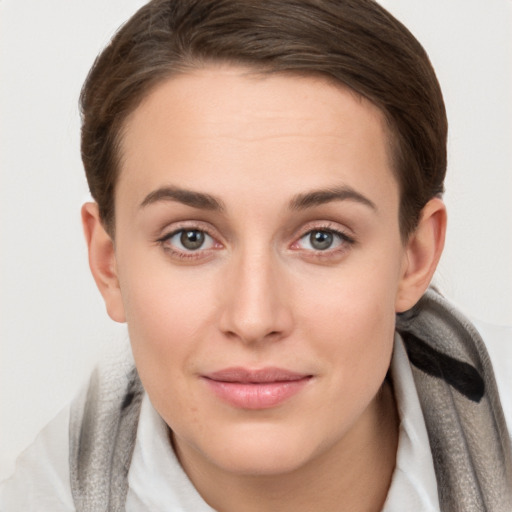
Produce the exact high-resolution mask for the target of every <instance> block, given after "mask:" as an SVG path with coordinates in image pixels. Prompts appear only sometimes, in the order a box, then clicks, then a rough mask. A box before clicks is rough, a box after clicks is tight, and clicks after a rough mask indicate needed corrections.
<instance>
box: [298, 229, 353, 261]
mask: <svg viewBox="0 0 512 512" xmlns="http://www.w3.org/2000/svg"><path fill="white" fill-rule="evenodd" d="M315 231H325V232H329V233H332V234H333V235H335V236H337V237H339V239H340V243H339V244H337V245H336V247H333V248H328V249H325V250H320V249H314V248H312V249H306V248H302V247H298V244H299V242H300V241H301V240H302V239H303V238H304V237H306V236H308V235H310V234H311V233H312V232H315ZM356 243H357V240H356V238H355V236H354V235H353V233H352V230H350V229H348V228H346V227H344V226H341V225H340V224H338V223H334V222H332V221H325V222H322V221H320V222H310V223H307V224H306V225H305V226H303V227H302V228H301V229H300V232H299V233H298V234H297V235H296V236H295V237H294V241H293V243H292V245H291V247H290V248H291V249H292V250H295V251H303V252H305V253H310V255H311V256H313V255H314V256H315V257H324V258H325V257H329V256H331V255H333V254H338V253H342V252H345V251H347V250H348V249H349V248H350V247H351V246H353V245H354V244H356Z"/></svg>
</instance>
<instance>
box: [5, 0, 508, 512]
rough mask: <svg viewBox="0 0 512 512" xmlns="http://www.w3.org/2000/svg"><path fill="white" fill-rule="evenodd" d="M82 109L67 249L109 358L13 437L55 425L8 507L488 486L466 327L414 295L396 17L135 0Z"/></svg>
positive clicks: (442, 160) (431, 506) (436, 501)
mask: <svg viewBox="0 0 512 512" xmlns="http://www.w3.org/2000/svg"><path fill="white" fill-rule="evenodd" d="M82 109H83V128H82V157H83V161H84V166H85V170H86V174H87V178H88V182H89V186H90V189H91V193H92V196H93V198H94V200H95V202H94V203H88V204H86V205H84V207H83V210H82V219H83V224H84V231H85V235H86V240H87V243H88V247H89V260H90V266H91V271H92V273H93V276H94V278H95V280H96V283H97V285H98V288H99V290H100V292H101V294H102V295H103V298H104V300H105V303H106V307H107V311H108V313H109V315H110V316H111V318H113V319H114V320H116V321H118V322H126V323H127V325H128V330H129V334H130V342H131V348H132V351H133V358H134V363H135V364H133V363H132V362H131V360H130V358H129V356H127V357H126V358H123V359H120V360H116V361H113V362H110V363H108V364H105V365H104V367H102V368H100V369H99V370H98V372H96V373H95V374H94V375H93V377H92V379H91V383H90V385H89V387H88V388H87V390H86V391H85V392H84V393H83V394H82V395H81V396H80V397H79V398H78V399H77V400H76V401H75V402H74V404H73V405H72V406H71V408H70V410H69V411H67V412H66V413H65V414H64V415H63V416H62V417H61V418H60V419H59V420H57V422H56V423H55V425H54V426H53V428H51V429H50V431H49V433H48V434H47V435H46V442H45V439H44V438H43V439H42V440H40V441H39V444H37V445H36V447H35V452H33V453H41V452H40V450H43V449H47V447H48V446H50V445H51V443H50V442H48V439H51V436H52V435H53V436H55V432H58V431H59V429H60V431H63V430H67V429H68V428H69V439H67V455H68V457H66V458H67V459H68V460H69V463H68V462H67V461H66V462H64V463H62V461H61V460H57V456H56V455H55V454H52V453H50V454H49V455H45V456H43V457H41V458H42V459H43V461H42V462H41V463H42V464H45V465H46V467H47V468H48V467H50V468H52V471H53V474H48V471H46V474H47V475H48V476H46V477H45V478H44V479H41V478H40V475H39V478H38V479H37V483H36V484H33V483H31V484H29V487H30V488H31V489H32V488H34V489H35V490H34V492H29V493H25V498H26V499H27V502H26V503H27V504H26V505H25V507H24V509H30V508H31V507H33V506H34V503H36V496H37V497H38V498H39V496H40V495H41V493H43V494H44V498H43V499H44V500H49V501H47V503H52V500H57V501H59V502H60V505H59V506H60V507H61V509H62V510H68V509H69V510H73V509H74V508H76V509H77V510H122V509H124V508H125V507H126V509H127V510H159V509H163V510H194V511H196V510H212V509H214V510H222V511H224V510H225V511H229V510H288V509H289V510H294V511H297V510H299V511H300V510H312V509H314V510H325V511H328V510H388V511H396V510H436V509H437V507H440V509H441V510H464V511H468V510H485V509H487V510H509V509H510V505H511V503H512V502H511V497H510V483H511V474H512V463H511V452H510V439H509V435H508V433H507V431H506V428H507V427H506V423H505V418H504V415H503V411H502V408H501V405H500V398H499V396H498V389H497V386H496V383H495V380H494V376H493V369H492V366H491V364H490V362H489V360H488V356H487V353H486V351H485V347H484V346H483V344H482V341H481V339H480V336H479V334H478V333H477V331H476V330H475V329H474V328H473V327H472V326H471V324H469V322H467V321H466V320H465V319H464V318H463V317H462V316H461V315H460V314H459V313H458V312H456V311H455V310H454V309H453V308H452V307H451V306H450V305H449V304H448V303H446V302H445V301H444V299H442V298H441V297H440V296H439V295H437V294H436V293H435V292H433V291H429V292H427V293H426V295H424V293H425V292H426V290H427V288H428V286H429V283H430V280H431V277H432V275H433V273H434V270H435V268H436V265H437V262H438V261H439V257H440V255H441V252H442V248H443V243H444V234H445V229H446V213H445V208H444V205H443V203H442V200H441V198H440V196H441V193H442V191H443V180H444V174H445V169H446V131H447V123H446V116H445V111H444V105H443V100H442V96H441V92H440V89H439V86H438V83H437V80H436V78H435V75H434V72H433V70H432V68H431V66H430V63H429V61H428V58H427V56H426V54H425V52H424V51H423V49H422V48H421V46H420V45H419V43H417V41H416V40H415V39H414V38H413V36H412V35H411V34H410V33H409V32H408V31H407V30H406V29H405V28H404V27H403V26H402V25H401V24H400V23H399V22H397V21H396V20H395V19H393V18H392V17H391V16H390V15H389V14H388V13H387V12H385V11H384V10H383V9H382V8H380V7H379V6H378V5H376V4H374V3H373V2H368V1H357V2H354V1H348V2H342V3H340V2H332V1H324V2H304V1H301V2H279V1H268V2H264V3H260V4H253V3H251V2H244V1H225V2H224V1H222V2H220V1H211V2H208V1H199V2H191V1H174V2H168V1H166V2H163V1H161V0H159V1H153V2H150V3H149V4H147V5H146V6H145V7H143V8H142V9H141V10H140V11H139V12H138V13H137V14H136V15H135V16H134V17H133V18H132V19H131V20H130V21H129V22H128V23H127V24H126V25H125V26H124V27H123V28H122V29H121V30H120V31H119V33H118V34H117V35H116V37H115V38H114V40H113V41H112V43H111V44H110V45H109V46H108V47H107V49H106V50H105V51H104V52H103V53H102V54H101V55H100V57H99V58H98V60H97V61H96V63H95V65H94V66H93V69H92V70H91V73H90V75H89V77H88V79H87V81H86V84H85V86H84V89H83V93H82ZM397 314H398V321H397V320H396V318H397V316H396V315H397ZM52 433H53V434H52ZM38 450H39V452H38ZM61 456H62V455H59V457H61ZM29 457H30V455H29ZM34 458H40V457H34ZM29 472H30V471H29ZM37 474H38V473H37V470H33V475H37ZM29 478H31V477H30V476H28V477H23V476H18V477H15V478H14V479H13V480H12V481H11V483H7V484H6V485H5V487H4V491H3V492H4V496H7V497H6V498H5V499H6V500H8V499H11V500H17V499H18V500H19V499H20V496H19V495H17V494H16V486H22V485H23V484H25V485H27V482H30V480H29ZM32 478H34V476H32ZM48 487H51V488H53V491H52V493H48V494H46V492H47V491H42V489H48ZM39 499H40V498H39ZM11 502H12V501H11ZM6 503H7V501H6ZM38 503H39V506H40V501H39V502H38ZM52 507H54V508H52V509H53V510H57V509H58V508H55V505H54V504H53V503H52Z"/></svg>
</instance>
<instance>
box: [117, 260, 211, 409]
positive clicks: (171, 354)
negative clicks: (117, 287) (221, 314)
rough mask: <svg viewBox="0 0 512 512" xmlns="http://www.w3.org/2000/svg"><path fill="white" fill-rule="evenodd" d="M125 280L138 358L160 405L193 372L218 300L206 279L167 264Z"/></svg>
mask: <svg viewBox="0 0 512 512" xmlns="http://www.w3.org/2000/svg"><path fill="white" fill-rule="evenodd" d="M122 285H123V297H124V300H125V310H126V317H127V323H128V331H129V335H130V342H131V345H132V350H133V354H134V358H135V362H136V364H137V368H138V371H139V374H140V377H141V379H142V382H143V384H144V387H145V388H146V390H147V391H148V393H149V395H150V397H151V400H152V401H153V403H154V405H155V406H157V403H158V402H162V403H164V402H168V400H169V397H170V396H173V395H174V396H178V395H179V394H178V393H176V391H175V390H176V389H177V387H180V386H184V385H185V382H184V381H183V380H182V379H181V378H180V375H182V374H183V373H188V372H190V371H191V369H192V368H193V364H194V354H195V353H196V351H197V349H198V346H199V344H200V343H201V340H202V339H205V338H206V339H207V337H208V335H209V334H208V332H205V328H206V327H205V326H208V325H211V322H212V318H213V317H214V314H213V308H212V303H213V301H212V299H211V297H210V296H209V292H208V287H207V286H205V283H204V282H203V283H202V285H203V286H200V284H199V283H196V282H195V280H194V279H190V278H189V279H187V278H186V276H185V277H183V275H182V274H180V273H171V272H169V269H168V268H167V269H162V271H159V270H158V267H153V271H152V272H139V274H138V275H137V276H136V275H134V273H133V272H132V273H131V274H130V281H129V282H125V283H122ZM198 287H199V288H198ZM157 409H158V406H157Z"/></svg>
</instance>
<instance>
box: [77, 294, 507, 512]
mask: <svg viewBox="0 0 512 512" xmlns="http://www.w3.org/2000/svg"><path fill="white" fill-rule="evenodd" d="M397 330H398V331H399V332H400V334H401V335H402V338H403V339H404V342H405V346H406V350H407V353H408V356H409V360H410V362H411V367H412V372H413V376H414V380H415V383H416V387H417V390H418V395H419V398H420V402H421V407H422V410H423V415H424V417H425V423H426V426H427V431H428V435H429V440H430V446H431V449H432V454H433V459H434V466H435V472H436V476H437V484H438V489H439V499H440V509H441V510H442V511H443V512H484V511H488V512H511V511H512V450H511V446H510V437H509V433H508V431H507V427H506V424H505V419H504V416H503V410H502V407H501V404H500V399H499V396H498V391H497V387H496V381H495V379H494V373H493V370H492V366H491V363H490V361H489V355H488V354H487V350H486V349H485V346H484V344H483V341H482V340H481V338H480V336H479V334H478V333H477V331H476V329H475V328H474V327H473V326H472V325H471V323H470V322H469V321H468V320H466V319H465V318H464V317H463V316H462V315H461V314H460V313H459V312H458V311H457V310H456V309H455V308H453V306H451V304H449V303H448V302H447V301H446V300H445V299H443V298H442V297H441V296H440V295H439V294H437V293H436V292H435V291H433V290H429V291H428V292H427V293H426V294H425V295H424V296H423V298H422V299H421V300H420V302H419V303H418V304H417V305H416V306H415V307H414V308H413V309H412V310H410V311H408V312H407V313H404V314H401V315H398V318H397ZM511 342H512V340H511ZM142 396H143V389H142V385H141V383H140V380H139V378H138V375H137V372H136V370H135V367H134V365H133V364H132V363H129V364H128V365H126V363H125V364H119V365H116V367H109V368H103V369H98V370H96V371H95V373H94V374H93V375H92V377H91V381H90V384H89V387H88V389H87V392H86V393H84V394H83V395H82V396H81V397H80V399H79V400H77V401H76V402H75V403H74V404H73V406H72V410H71V422H70V476H71V490H72V494H73V498H74V500H75V505H76V510H77V512H100V511H105V512H106V511H109V512H122V511H124V506H125V505H124V504H125V501H126V496H127V492H128V470H129V467H130V461H131V457H132V453H133V448H134V445H135V438H136V433H137V423H138V417H139V412H140V404H141V401H142Z"/></svg>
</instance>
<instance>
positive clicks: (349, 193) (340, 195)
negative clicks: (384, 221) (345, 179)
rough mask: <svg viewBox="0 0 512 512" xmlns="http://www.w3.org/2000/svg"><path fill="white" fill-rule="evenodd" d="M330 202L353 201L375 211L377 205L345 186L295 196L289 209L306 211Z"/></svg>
mask: <svg viewBox="0 0 512 512" xmlns="http://www.w3.org/2000/svg"><path fill="white" fill-rule="evenodd" d="M332 201H355V202H357V203H360V204H363V205H365V206H368V207H369V208H371V209H372V210H375V211H377V205H376V204H375V203H374V202H373V201H371V200H370V199H368V198H367V197H366V196H364V195H363V194H361V193H359V192H357V191H356V190H354V189H353V188H352V187H349V186H347V185H344V186H341V187H334V188H327V189H320V190H312V191H310V192H306V193H305V194H297V195H296V196H295V197H294V198H293V199H292V200H291V201H290V209H291V210H306V209H307V208H313V207H314V206H321V205H323V204H326V203H330V202H332Z"/></svg>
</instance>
